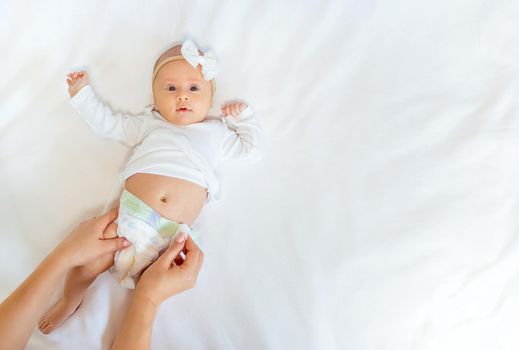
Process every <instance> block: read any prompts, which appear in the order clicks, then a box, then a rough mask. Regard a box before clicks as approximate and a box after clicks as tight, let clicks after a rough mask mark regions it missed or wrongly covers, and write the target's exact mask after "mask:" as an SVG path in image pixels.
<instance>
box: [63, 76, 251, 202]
mask: <svg viewBox="0 0 519 350" xmlns="http://www.w3.org/2000/svg"><path fill="white" fill-rule="evenodd" d="M69 102H70V104H71V105H72V106H73V107H74V108H75V109H76V111H77V112H78V113H79V115H80V116H81V117H82V118H83V119H84V120H85V121H86V122H87V123H88V125H89V126H90V127H91V128H92V130H93V131H94V132H95V133H96V134H97V135H99V136H101V137H105V138H112V139H115V140H118V141H121V142H122V143H124V144H125V145H127V146H130V147H131V146H135V148H134V151H133V154H132V156H131V158H130V160H129V161H128V163H127V164H126V167H125V169H124V170H123V171H122V173H121V181H125V180H126V179H127V178H129V177H130V176H132V175H133V174H136V173H148V174H157V175H163V176H171V177H175V178H179V179H183V180H187V181H191V182H193V183H195V184H197V185H199V186H202V187H204V188H206V189H207V192H208V199H209V200H216V201H217V200H218V199H219V198H220V189H219V188H220V186H219V182H218V179H217V177H216V175H215V173H214V170H215V169H216V167H217V166H218V165H219V164H220V162H221V161H222V160H224V159H226V158H242V157H247V156H249V155H251V154H254V153H256V152H257V148H258V143H259V141H260V137H261V129H260V127H259V125H258V123H257V122H256V119H255V117H254V114H253V113H252V110H251V108H250V107H247V108H246V109H245V110H244V111H242V112H241V114H240V115H238V116H236V117H232V116H229V117H225V118H223V117H222V118H221V119H218V118H207V119H205V120H204V121H202V122H200V123H195V124H191V125H187V126H178V125H175V124H173V123H171V122H168V121H167V120H165V119H164V118H163V117H162V116H161V115H160V114H159V113H158V112H156V111H152V110H151V108H148V109H147V110H146V111H145V112H144V113H142V114H139V115H136V116H129V115H122V114H114V113H113V112H112V111H111V110H110V108H108V107H107V106H105V105H103V104H102V103H101V102H99V101H98V99H97V98H96V96H95V94H94V92H93V91H92V88H91V86H90V85H87V86H85V87H83V88H82V89H81V90H80V91H79V92H78V93H77V94H76V95H75V96H74V97H72V98H71V99H70V100H69Z"/></svg>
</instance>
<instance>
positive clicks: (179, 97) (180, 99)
mask: <svg viewBox="0 0 519 350" xmlns="http://www.w3.org/2000/svg"><path fill="white" fill-rule="evenodd" d="M177 100H178V101H187V100H189V96H187V95H186V94H180V95H178V97H177Z"/></svg>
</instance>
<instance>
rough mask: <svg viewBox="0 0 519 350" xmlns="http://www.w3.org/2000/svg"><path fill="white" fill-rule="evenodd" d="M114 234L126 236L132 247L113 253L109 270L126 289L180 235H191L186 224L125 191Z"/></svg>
mask: <svg viewBox="0 0 519 350" xmlns="http://www.w3.org/2000/svg"><path fill="white" fill-rule="evenodd" d="M116 223H117V224H118V229H117V235H118V236H119V237H126V239H127V240H129V241H130V242H132V246H130V247H128V248H125V249H122V250H119V251H118V252H117V253H116V254H115V258H114V265H113V266H112V268H111V269H110V272H111V273H112V275H113V276H114V277H115V278H116V279H117V281H118V282H119V283H120V284H121V285H122V286H123V287H126V288H130V289H133V288H135V283H136V282H137V278H138V277H139V275H140V273H141V272H142V270H144V269H145V268H146V267H148V266H149V265H150V264H151V263H153V262H154V261H155V260H156V259H157V258H158V257H159V254H160V253H162V251H163V250H165V249H166V248H167V247H168V246H169V243H170V241H171V239H173V238H176V236H177V235H178V234H180V233H182V232H185V233H187V234H189V235H191V229H190V228H189V226H188V225H186V224H179V223H177V222H175V221H172V220H169V219H166V218H164V217H162V216H160V214H159V213H157V212H156V211H155V210H154V209H153V208H151V207H150V206H148V205H147V204H146V203H144V202H143V201H142V200H140V199H139V198H138V197H136V196H134V195H133V194H131V193H130V192H128V191H126V190H124V191H123V193H122V195H121V199H120V204H119V217H118V218H117V221H116Z"/></svg>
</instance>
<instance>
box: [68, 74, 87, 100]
mask: <svg viewBox="0 0 519 350" xmlns="http://www.w3.org/2000/svg"><path fill="white" fill-rule="evenodd" d="M67 84H68V93H69V94H70V97H74V96H75V95H76V94H77V93H78V91H79V90H81V88H83V87H84V86H87V85H88V84H89V81H88V73H87V72H85V71H83V70H82V71H80V72H72V73H69V74H67Z"/></svg>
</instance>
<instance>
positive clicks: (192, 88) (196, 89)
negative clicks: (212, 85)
mask: <svg viewBox="0 0 519 350" xmlns="http://www.w3.org/2000/svg"><path fill="white" fill-rule="evenodd" d="M189 90H191V91H198V90H200V88H199V87H198V85H191V87H190V88H189Z"/></svg>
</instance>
